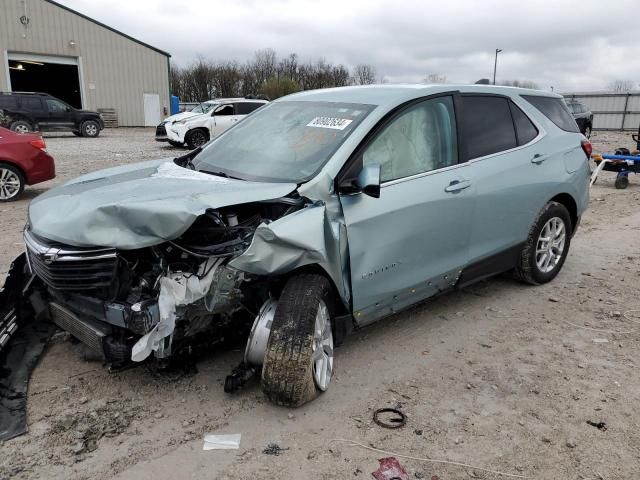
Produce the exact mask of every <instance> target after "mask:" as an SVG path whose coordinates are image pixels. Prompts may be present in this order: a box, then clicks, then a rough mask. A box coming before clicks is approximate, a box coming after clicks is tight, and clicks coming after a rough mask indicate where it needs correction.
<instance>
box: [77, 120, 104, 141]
mask: <svg viewBox="0 0 640 480" xmlns="http://www.w3.org/2000/svg"><path fill="white" fill-rule="evenodd" d="M80 133H81V134H82V136H83V137H89V138H95V137H97V136H98V135H100V125H98V122H94V121H93V120H87V121H85V122H82V125H80Z"/></svg>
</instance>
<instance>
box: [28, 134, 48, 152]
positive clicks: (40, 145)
mask: <svg viewBox="0 0 640 480" xmlns="http://www.w3.org/2000/svg"><path fill="white" fill-rule="evenodd" d="M29 143H30V144H31V146H32V147H33V148H39V149H40V150H46V148H47V144H46V143H44V138H42V137H40V138H39V139H37V140H31V141H30V142H29Z"/></svg>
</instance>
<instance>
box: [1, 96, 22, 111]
mask: <svg viewBox="0 0 640 480" xmlns="http://www.w3.org/2000/svg"><path fill="white" fill-rule="evenodd" d="M0 108H6V109H8V110H17V108H18V99H17V98H16V97H14V96H11V95H0Z"/></svg>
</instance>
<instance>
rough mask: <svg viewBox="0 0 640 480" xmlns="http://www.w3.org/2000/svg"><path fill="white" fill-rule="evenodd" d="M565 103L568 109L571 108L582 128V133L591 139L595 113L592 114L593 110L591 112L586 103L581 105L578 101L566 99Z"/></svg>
mask: <svg viewBox="0 0 640 480" xmlns="http://www.w3.org/2000/svg"><path fill="white" fill-rule="evenodd" d="M564 101H565V103H566V104H567V107H569V111H570V112H571V113H572V114H573V118H574V119H575V120H576V123H577V124H578V127H579V128H580V132H581V133H582V134H583V135H584V136H585V137H587V138H589V137H590V136H591V131H592V130H593V113H591V110H589V109H588V108H587V107H586V105H585V104H584V103H580V102H579V101H577V100H573V99H571V98H565V99H564Z"/></svg>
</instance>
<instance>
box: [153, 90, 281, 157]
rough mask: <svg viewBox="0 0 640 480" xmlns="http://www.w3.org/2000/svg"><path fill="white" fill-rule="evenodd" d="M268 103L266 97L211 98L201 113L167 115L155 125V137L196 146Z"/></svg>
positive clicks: (173, 142)
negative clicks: (264, 98)
mask: <svg viewBox="0 0 640 480" xmlns="http://www.w3.org/2000/svg"><path fill="white" fill-rule="evenodd" d="M267 103H269V102H268V101H267V100H259V99H247V98H218V99H216V100H210V101H208V102H205V104H206V106H207V108H206V110H205V111H204V112H203V113H199V114H196V115H189V116H186V117H182V118H178V119H168V120H165V121H164V122H163V123H161V124H160V125H158V127H157V128H156V140H159V141H168V142H169V143H171V145H174V146H182V145H184V144H186V145H187V146H188V147H189V148H191V149H194V148H198V147H200V146H202V145H204V144H205V143H207V142H208V141H209V140H211V139H212V138H215V137H217V136H218V135H220V134H221V133H222V132H224V131H225V130H226V129H227V128H229V127H230V126H232V125H234V124H235V123H237V122H238V121H240V120H242V119H243V118H244V117H245V116H247V115H248V114H250V113H251V112H253V111H254V110H257V109H258V108H260V107H262V106H263V105H265V104H267ZM205 104H203V105H205Z"/></svg>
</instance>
